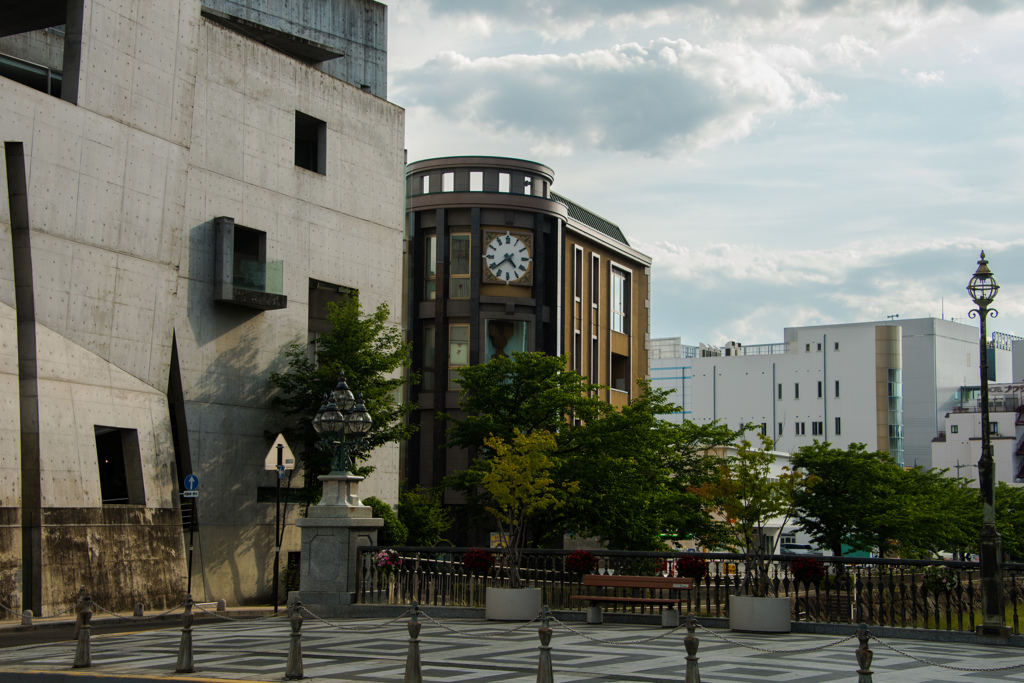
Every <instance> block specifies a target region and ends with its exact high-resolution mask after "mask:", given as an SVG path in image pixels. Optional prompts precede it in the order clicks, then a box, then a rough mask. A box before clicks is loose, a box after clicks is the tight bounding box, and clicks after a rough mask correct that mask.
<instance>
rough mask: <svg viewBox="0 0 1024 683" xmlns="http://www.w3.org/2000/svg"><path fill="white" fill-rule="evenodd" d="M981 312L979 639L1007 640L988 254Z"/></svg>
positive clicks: (974, 294)
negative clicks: (992, 410) (991, 395)
mask: <svg viewBox="0 0 1024 683" xmlns="http://www.w3.org/2000/svg"><path fill="white" fill-rule="evenodd" d="M967 291H968V292H969V293H970V295H971V299H973V300H974V304H975V305H976V306H977V307H978V308H977V310H971V311H970V313H968V315H969V316H970V317H972V318H978V319H979V320H980V322H981V343H980V354H979V356H980V357H979V360H980V366H981V459H980V460H979V461H978V486H979V488H980V492H981V539H980V550H981V553H980V554H981V616H982V623H981V626H979V627H978V634H979V635H992V636H1005V635H1007V634H1008V633H1009V629H1007V628H1006V626H1005V623H1006V614H1005V608H1004V598H1003V540H1002V538H1001V537H1000V536H999V532H998V531H996V505H995V498H996V482H995V474H996V473H995V462H994V461H993V458H992V436H991V434H990V433H989V418H988V340H987V335H986V331H985V323H986V321H987V319H988V317H989V316H992V317H993V318H994V317H996V316H997V315H999V311H997V310H996V309H994V308H989V305H990V304H991V303H992V301H994V300H995V298H996V294H997V293H998V292H999V285H998V284H996V279H995V278H994V277H993V276H992V271H991V270H989V268H988V261H986V260H985V252H984V251H983V252H981V260H980V261H978V270H977V271H975V273H974V277H972V278H971V281H970V283H969V284H968V285H967Z"/></svg>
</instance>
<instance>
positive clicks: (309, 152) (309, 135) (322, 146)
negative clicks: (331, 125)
mask: <svg viewBox="0 0 1024 683" xmlns="http://www.w3.org/2000/svg"><path fill="white" fill-rule="evenodd" d="M326 162H327V124H326V123H325V122H323V121H321V120H320V119H315V118H313V117H312V116H309V115H307V114H303V113H302V112H299V111H297V112H295V165H296V166H298V167H299V168H304V169H306V170H307V171H313V172H314V173H319V174H320V175H326V174H327V164H326Z"/></svg>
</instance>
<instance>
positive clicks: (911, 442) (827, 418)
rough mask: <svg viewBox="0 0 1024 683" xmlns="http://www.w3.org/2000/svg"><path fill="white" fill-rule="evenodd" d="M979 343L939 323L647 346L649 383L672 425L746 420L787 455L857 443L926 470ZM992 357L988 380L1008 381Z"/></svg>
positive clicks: (972, 330) (1002, 358)
mask: <svg viewBox="0 0 1024 683" xmlns="http://www.w3.org/2000/svg"><path fill="white" fill-rule="evenodd" d="M978 341H979V338H978V329H977V328H976V327H971V326H969V325H962V324H959V323H955V322H950V321H946V320H940V319H936V318H920V319H912V320H901V321H886V322H867V323H851V324H845V325H822V326H814V327H797V328H786V329H785V332H784V342H783V343H781V344H760V345H752V346H743V345H742V344H738V343H735V342H730V343H729V344H726V345H725V346H724V347H720V348H719V347H714V346H709V345H703V344H702V345H700V346H686V345H683V344H682V343H681V342H680V340H678V339H676V338H669V339H653V340H651V375H652V382H653V383H654V385H655V386H659V387H663V388H669V389H675V390H676V393H675V394H674V397H673V400H674V401H675V402H676V403H677V404H679V405H680V406H681V410H680V412H679V413H678V414H677V415H675V416H672V417H673V418H674V419H676V420H680V421H681V420H683V419H691V420H694V421H696V422H708V421H711V420H714V419H720V420H724V421H725V422H726V423H728V424H730V425H732V426H734V427H735V426H737V425H739V424H742V423H746V422H753V423H754V424H756V425H763V429H764V431H765V433H766V434H767V435H769V436H771V437H772V438H774V439H776V448H778V449H779V450H781V451H786V452H790V451H792V450H795V449H797V448H799V447H801V446H803V445H807V444H810V443H811V442H812V441H813V440H814V439H818V440H820V441H830V442H832V443H833V444H835V445H836V446H838V447H846V446H847V445H849V444H850V443H854V442H861V443H866V444H867V445H868V447H869V448H871V449H877V450H886V451H890V452H891V453H893V455H894V456H895V457H896V458H897V460H898V461H899V462H902V463H904V464H906V465H909V466H914V465H921V466H924V467H928V466H929V465H930V463H931V450H932V449H931V441H932V439H933V438H935V436H936V435H937V434H938V433H939V431H940V430H942V429H943V424H944V419H945V414H946V413H947V412H949V411H951V410H952V409H953V406H954V404H955V403H956V401H957V398H956V396H957V392H958V391H959V389H960V387H961V386H964V385H966V384H972V383H977V377H978V367H979V364H978ZM1004 347H1005V348H1004ZM989 354H990V367H991V368H992V370H991V375H992V377H991V379H992V380H993V381H1007V380H1009V377H1010V369H1011V365H1012V363H1011V358H1010V351H1009V346H1008V343H1003V344H994V343H993V344H990V349H989Z"/></svg>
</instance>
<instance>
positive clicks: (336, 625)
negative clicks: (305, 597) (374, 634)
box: [299, 607, 412, 631]
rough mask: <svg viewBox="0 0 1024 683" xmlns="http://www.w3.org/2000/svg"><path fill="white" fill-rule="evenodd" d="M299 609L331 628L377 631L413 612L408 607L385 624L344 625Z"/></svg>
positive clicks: (304, 609)
mask: <svg viewBox="0 0 1024 683" xmlns="http://www.w3.org/2000/svg"><path fill="white" fill-rule="evenodd" d="M299 610H300V611H302V612H305V613H306V614H308V615H309V616H311V617H313V618H314V619H316V620H317V621H319V622H320V623H321V624H326V625H327V626H330V627H331V628H336V629H339V630H341V631H375V630H376V629H378V628H384V627H385V626H390V625H391V624H393V623H395V622H396V621H398V620H399V619H401V618H402V617H404V616H406V615H408V614H412V610H411V609H407V610H405V611H404V612H402V613H401V614H399V615H398V616H397V617H395V618H394V619H391V620H389V621H385V622H384V623H383V624H374V625H373V626H342V625H341V624H332V623H331V622H329V621H327V620H326V619H324V618H323V617H321V616H320V615H318V614H314V613H312V612H310V611H309V610H308V609H306V608H305V607H300V608H299Z"/></svg>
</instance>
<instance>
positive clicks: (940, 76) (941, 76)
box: [914, 71, 946, 85]
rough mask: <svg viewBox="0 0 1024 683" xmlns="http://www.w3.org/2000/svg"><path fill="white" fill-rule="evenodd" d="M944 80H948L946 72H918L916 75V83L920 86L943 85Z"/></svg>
mask: <svg viewBox="0 0 1024 683" xmlns="http://www.w3.org/2000/svg"><path fill="white" fill-rule="evenodd" d="M944 80H946V73H945V72H944V71H918V72H917V73H916V74H914V82H915V83H917V84H918V85H931V84H932V83H942V82H943V81H944Z"/></svg>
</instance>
